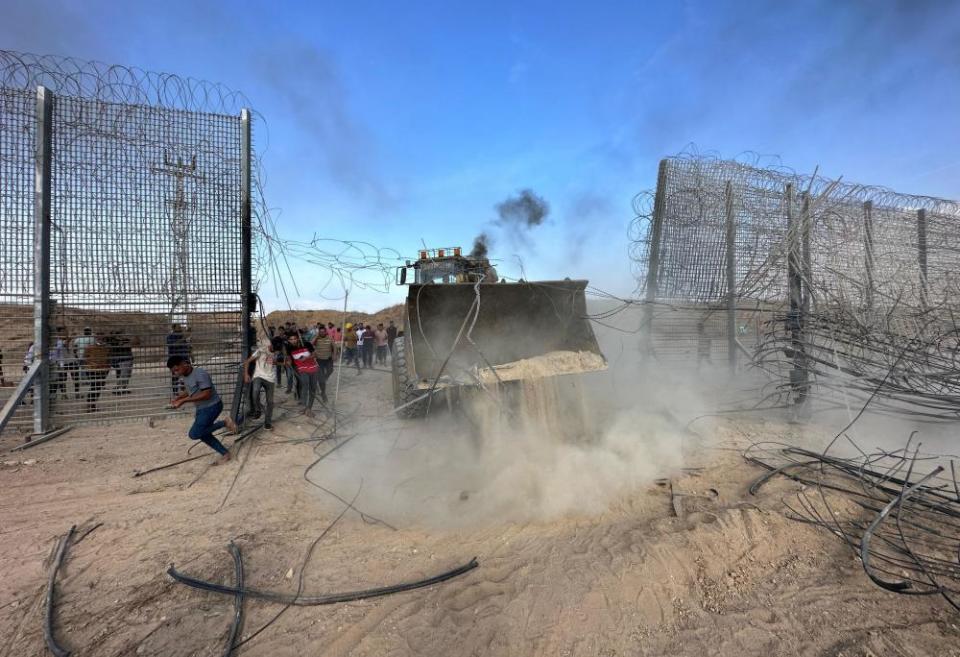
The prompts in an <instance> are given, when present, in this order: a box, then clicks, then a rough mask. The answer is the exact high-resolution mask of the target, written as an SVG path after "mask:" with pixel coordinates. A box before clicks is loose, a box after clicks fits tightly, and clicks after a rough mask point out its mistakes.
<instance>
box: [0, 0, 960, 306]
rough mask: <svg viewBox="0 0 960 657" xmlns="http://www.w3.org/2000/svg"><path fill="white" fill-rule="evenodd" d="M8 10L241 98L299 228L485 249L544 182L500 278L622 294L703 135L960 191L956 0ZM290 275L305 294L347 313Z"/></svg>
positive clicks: (931, 189)
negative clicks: (500, 212)
mask: <svg viewBox="0 0 960 657" xmlns="http://www.w3.org/2000/svg"><path fill="white" fill-rule="evenodd" d="M2 2H3V4H4V10H3V15H4V16H5V20H4V21H3V23H2V24H0V47H2V48H6V49H12V50H21V51H26V52H34V53H41V54H62V55H72V56H75V57H78V58H84V59H98V60H102V61H105V62H110V63H124V64H130V65H136V66H139V67H141V68H144V69H149V70H158V71H166V72H173V73H178V74H181V75H185V76H191V77H196V78H202V79H208V80H214V81H218V82H222V83H223V84H225V85H227V86H229V87H231V88H234V89H237V90H240V91H242V92H244V93H245V94H246V95H247V96H248V97H249V98H250V99H251V101H252V103H253V105H254V107H255V108H256V110H257V111H258V112H260V114H262V115H263V116H264V117H265V120H266V126H259V127H258V132H257V135H256V142H257V146H258V147H259V148H260V149H261V152H262V156H263V163H264V167H265V172H266V192H267V196H268V201H269V203H270V205H271V206H272V207H274V208H277V209H278V210H279V215H278V217H279V219H278V225H279V228H280V231H281V233H282V234H283V235H284V236H285V237H288V238H290V239H309V237H310V236H312V235H313V234H317V235H319V236H322V237H328V238H333V239H344V240H362V241H366V242H370V243H372V244H375V245H377V246H381V247H388V248H392V249H395V250H396V251H399V252H401V253H403V254H411V255H413V254H415V252H416V250H417V249H418V248H419V245H420V240H421V238H422V239H423V240H425V241H426V242H427V244H428V245H430V246H451V245H456V244H462V245H463V246H464V247H469V245H470V244H471V242H472V240H473V237H474V236H475V235H476V234H477V233H478V232H480V231H481V230H484V229H488V228H490V225H489V224H490V222H491V221H492V220H493V219H494V218H495V216H496V213H495V210H494V205H495V204H496V203H498V202H500V201H502V200H503V199H505V198H506V197H508V196H510V195H512V194H514V193H516V192H517V191H518V190H520V189H522V188H531V189H533V190H534V191H535V192H536V193H537V194H539V195H540V196H542V197H543V198H545V199H546V200H547V202H548V203H549V205H550V214H549V215H548V217H547V220H546V222H545V223H544V224H543V225H541V226H537V227H534V228H532V229H531V230H530V231H529V232H528V233H527V234H526V235H522V236H517V235H515V234H508V233H504V232H503V231H502V230H500V229H498V228H497V227H493V228H492V229H491V230H492V232H493V237H494V244H493V247H492V255H493V256H494V257H496V258H499V259H502V260H503V261H504V262H503V263H502V264H501V266H500V268H501V270H502V271H503V272H504V273H506V274H508V275H511V276H517V275H519V273H520V269H519V266H518V264H517V263H518V260H517V256H519V259H520V260H522V262H523V265H524V271H525V273H526V275H527V277H528V278H531V279H538V278H563V277H565V276H570V277H574V278H576V277H583V278H589V279H591V281H592V282H593V283H594V284H596V285H597V286H598V287H601V288H603V289H606V290H609V291H612V292H614V293H617V294H622V295H628V294H630V293H631V291H632V290H633V287H634V281H633V278H632V275H631V272H630V263H629V260H628V256H627V246H628V239H627V226H628V224H629V222H630V220H631V219H632V218H633V211H632V209H631V200H632V197H633V196H634V195H635V194H636V193H637V192H640V191H642V190H645V189H650V188H652V187H653V186H654V184H655V175H656V167H657V162H658V160H659V159H660V158H661V157H663V156H665V155H670V154H675V153H677V152H678V151H681V150H683V149H684V148H685V147H687V146H688V145H689V144H695V145H696V147H697V148H698V149H700V150H703V151H716V152H718V153H719V154H721V155H723V156H726V157H734V156H737V155H738V154H740V153H743V152H745V151H755V152H758V153H763V154H775V155H779V156H780V157H781V158H782V160H783V163H784V164H786V165H788V166H790V167H792V168H794V169H797V170H800V171H812V170H813V169H814V167H817V166H819V167H820V171H821V172H822V173H823V174H824V175H828V176H840V175H842V176H844V178H845V179H846V180H849V181H856V182H864V183H871V184H880V185H886V186H889V187H893V188H895V189H897V190H898V191H903V192H909V193H918V194H930V195H937V196H946V197H951V198H957V197H960V189H958V180H960V131H958V129H957V128H958V120H957V117H958V116H960V112H958V109H960V3H958V2H929V1H922V0H917V1H914V2H892V1H890V2H885V1H882V0H877V1H876V2H803V1H798V2H793V3H782V2H664V3H641V2H620V3H614V2H607V3H605V2H596V1H595V2H591V3H565V2H549V3H548V2H524V3H521V2H484V3H476V2H470V3H465V2H412V3H411V2H405V3H402V2H371V3H364V4H354V5H353V6H351V3H330V2H273V3H240V2H234V3H214V2H204V1H202V0H201V1H195V2H179V1H169V2H163V3H158V2H152V3H141V2H129V3H124V4H121V3H115V2H99V1H96V0H93V1H89V0H88V1H87V2H53V1H50V0H42V1H39V2H38V1H34V2H20V3H15V2H12V1H11V0H2ZM294 269H295V272H296V275H297V279H298V287H299V292H300V295H299V296H298V297H297V296H292V298H291V299H290V301H291V302H292V303H293V305H294V306H297V307H318V306H336V305H338V303H342V302H336V301H331V300H329V298H335V297H338V296H341V295H342V290H339V289H336V287H326V288H324V284H325V283H326V281H327V280H328V276H327V275H326V273H325V272H324V271H322V269H321V268H319V267H316V266H312V265H307V264H302V263H301V264H295V265H294ZM363 279H365V280H367V281H371V282H372V280H373V279H371V278H370V277H369V275H367V276H364V277H363ZM404 293H405V290H404V289H402V288H401V289H399V290H398V289H396V288H394V289H392V290H391V291H390V292H389V293H388V294H386V295H384V294H380V293H376V292H374V291H372V290H370V289H363V287H362V286H357V287H356V288H355V289H354V290H353V291H352V293H351V304H350V305H351V306H352V307H355V308H359V309H375V308H379V307H382V306H384V305H387V304H388V303H394V302H396V301H398V300H399V299H400V298H402V297H403V295H404ZM262 296H263V297H264V298H265V300H266V301H267V303H268V304H269V305H270V306H272V307H274V308H277V307H284V306H286V303H287V302H286V300H284V299H282V298H281V297H280V296H279V295H278V294H277V293H276V291H275V289H274V286H273V284H271V283H269V282H268V283H267V285H266V287H265V289H263V290H262Z"/></svg>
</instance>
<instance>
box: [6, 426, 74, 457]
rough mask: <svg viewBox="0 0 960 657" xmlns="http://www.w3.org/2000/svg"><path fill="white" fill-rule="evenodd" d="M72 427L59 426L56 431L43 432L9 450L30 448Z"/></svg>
mask: <svg viewBox="0 0 960 657" xmlns="http://www.w3.org/2000/svg"><path fill="white" fill-rule="evenodd" d="M72 428H73V427H61V428H60V429H57V430H56V431H51V432H50V433H46V434H44V435H42V436H40V437H38V438H32V439H31V440H30V442H27V443H24V444H22V445H17V446H16V447H13V448H12V449H11V450H10V451H11V452H19V451H20V450H23V449H30V448H31V447H36V446H37V445H42V444H43V443H45V442H47V441H49V440H53V439H54V438H57V437H58V436H62V435H63V434H65V433H67V432H68V431H70V429H72Z"/></svg>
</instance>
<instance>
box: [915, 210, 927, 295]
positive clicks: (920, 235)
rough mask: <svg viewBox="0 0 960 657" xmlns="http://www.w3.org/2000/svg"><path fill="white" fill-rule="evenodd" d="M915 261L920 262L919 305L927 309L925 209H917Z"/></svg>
mask: <svg viewBox="0 0 960 657" xmlns="http://www.w3.org/2000/svg"><path fill="white" fill-rule="evenodd" d="M917 261H918V262H919V264H920V307H921V308H922V309H923V310H926V309H927V211H926V210H924V209H923V208H920V209H919V210H917Z"/></svg>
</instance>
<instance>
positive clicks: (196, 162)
mask: <svg viewBox="0 0 960 657" xmlns="http://www.w3.org/2000/svg"><path fill="white" fill-rule="evenodd" d="M18 57H19V58H20V59H17V58H12V55H11V54H10V53H2V52H0V65H2V68H0V70H2V72H3V74H4V80H3V82H4V84H5V85H8V86H7V87H6V88H2V92H0V98H2V99H3V106H2V114H0V153H2V160H0V176H2V178H0V180H2V182H0V189H2V194H3V196H2V202H3V205H2V212H0V231H2V233H0V234H2V243H0V262H2V263H3V272H2V276H3V278H2V279H0V282H2V286H0V322H2V323H3V326H4V331H3V334H2V335H0V349H2V352H3V354H4V366H5V367H4V374H5V378H6V380H7V381H8V382H10V381H15V380H16V379H17V376H16V375H18V374H20V371H21V369H22V367H23V363H24V360H25V359H27V360H29V357H28V356H27V347H28V345H29V344H30V343H31V342H32V341H33V330H34V329H33V326H34V322H33V305H32V304H33V253H32V248H33V226H34V218H33V212H34V192H33V189H34V163H35V156H34V142H35V139H36V129H37V125H36V102H37V101H36V97H37V95H36V90H35V89H15V88H11V87H12V86H13V85H16V84H20V83H23V84H33V83H35V82H37V81H42V82H45V83H47V84H53V85H56V87H55V88H54V89H53V92H54V94H53V96H54V101H53V120H52V166H51V169H52V170H51V227H52V230H51V246H50V252H51V253H50V258H51V267H50V270H51V271H50V278H51V284H50V296H51V313H50V319H49V326H50V330H51V338H50V352H49V358H50V368H51V371H50V393H51V399H52V404H51V407H52V412H53V418H52V419H53V422H52V424H54V425H64V424H72V423H75V422H78V421H91V420H94V421H100V420H111V421H112V420H117V419H124V418H138V417H144V416H149V415H157V414H161V413H164V412H166V410H167V409H166V406H167V403H168V401H169V399H170V397H171V394H173V393H174V392H176V391H177V390H176V389H177V387H178V384H177V383H176V382H175V381H173V380H172V379H171V376H170V373H169V370H167V369H166V360H167V357H168V356H170V355H187V356H190V358H191V360H192V361H193V362H194V364H196V365H200V366H203V367H205V368H206V369H207V370H208V371H209V372H210V373H211V375H212V376H213V379H214V382H215V384H216V385H217V387H218V389H219V391H220V393H221V395H222V396H223V397H224V398H225V403H226V404H227V405H228V406H229V401H230V397H231V396H232V393H233V392H234V387H235V386H234V384H235V382H236V378H237V363H238V361H239V360H240V353H241V308H242V304H241V297H242V294H241V288H242V283H241V160H242V157H243V153H242V152H241V130H242V125H241V119H240V117H239V115H234V116H231V115H226V114H222V113H211V112H199V111H186V110H184V109H180V108H178V107H176V106H173V105H176V103H177V102H178V101H182V100H184V99H187V97H188V96H189V93H190V92H191V91H192V90H196V89H201V90H206V91H209V90H211V89H213V90H217V91H222V90H221V89H220V88H219V87H216V86H213V85H204V84H202V83H198V82H195V81H188V82H189V85H192V86H189V85H188V86H184V84H180V85H178V84H176V83H175V81H176V78H174V77H173V76H156V75H154V74H146V73H142V72H139V71H136V70H135V69H120V68H118V67H108V68H107V67H101V68H97V66H99V65H93V64H88V65H87V66H88V68H82V67H79V65H78V66H77V67H76V70H73V69H70V67H69V66H67V65H66V64H65V63H64V62H70V61H72V60H50V61H48V58H33V59H28V60H24V59H22V58H23V57H24V56H18ZM54 63H55V64H56V67H54V68H51V69H49V70H48V69H45V68H44V66H46V65H50V66H53V64H54ZM101 69H102V70H101ZM71 71H72V74H71ZM118 71H127V73H126V74H124V75H121V74H120V73H118ZM97 75H99V76H101V77H100V80H101V82H109V84H106V83H105V84H101V85H96V84H93V82H92V81H93V80H95V79H97V78H96V76H97ZM111 76H112V77H111ZM138 84H140V85H142V86H140V87H138V86H137V85H138ZM71 92H74V93H76V94H78V95H70V94H71ZM84 94H86V95H87V96H90V97H81V96H83V95H84ZM178 94H179V95H178ZM191 98H192V97H191ZM232 99H233V97H232V96H229V95H228V96H223V95H221V96H219V97H217V98H216V99H215V102H214V108H215V109H222V108H223V106H224V105H225V104H226V103H227V101H228V100H232ZM114 100H131V101H133V102H137V101H145V102H150V101H153V102H154V103H155V104H145V103H144V104H130V103H127V102H114ZM208 100H209V99H208ZM203 104H204V102H203V101H202V100H201V101H197V100H196V99H195V98H192V102H184V103H183V105H184V106H188V107H195V106H197V105H203ZM206 104H207V105H209V103H206ZM11 370H14V371H12V372H11ZM11 390H12V388H11V387H10V386H9V385H8V386H7V387H4V388H2V389H0V403H2V402H3V401H4V400H5V399H6V398H7V397H8V396H9V394H10V391H11ZM31 403H32V400H31V399H30V398H29V397H28V398H27V399H26V400H25V402H24V404H23V405H22V406H21V408H19V409H18V411H17V414H16V415H15V416H14V418H13V424H14V425H20V426H25V425H27V424H28V423H29V422H30V420H31V412H30V406H31Z"/></svg>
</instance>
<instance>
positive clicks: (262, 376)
mask: <svg viewBox="0 0 960 657" xmlns="http://www.w3.org/2000/svg"><path fill="white" fill-rule="evenodd" d="M397 334H398V329H397V327H396V325H395V324H394V322H393V320H390V321H389V323H388V326H384V325H383V324H382V323H380V324H378V325H377V326H376V327H374V326H373V325H366V326H365V325H364V324H362V323H359V322H358V323H357V324H356V325H354V324H353V323H350V322H347V323H346V324H344V325H343V326H336V325H334V323H333V322H328V323H327V324H323V323H322V322H318V323H316V324H315V325H313V326H309V327H300V326H297V324H296V323H294V322H286V323H285V324H283V325H282V326H268V327H267V333H266V335H264V336H263V337H262V339H261V342H260V344H259V345H258V346H257V349H256V351H254V352H253V353H252V354H251V355H250V358H248V359H247V360H246V362H245V363H244V365H243V367H244V380H245V382H246V383H247V385H248V386H249V389H248V393H249V394H248V396H247V398H248V399H249V400H250V402H249V406H248V412H249V414H250V416H251V417H253V418H259V417H263V418H264V427H265V428H267V429H271V428H272V422H273V401H274V395H275V392H276V390H277V389H278V388H283V389H284V391H285V393H286V394H287V395H293V396H294V397H295V398H296V399H297V400H299V403H300V407H301V412H302V413H303V414H305V415H307V416H308V417H313V415H314V413H313V406H314V403H315V401H316V399H317V397H319V398H320V401H321V403H323V404H326V403H327V402H328V399H327V380H328V379H329V378H330V375H331V374H333V368H334V364H335V363H337V362H339V361H340V360H341V359H342V361H343V363H344V364H345V365H348V366H354V367H356V370H357V373H358V374H360V373H361V372H362V370H363V369H364V368H367V369H369V368H372V367H373V366H374V363H376V364H379V365H385V364H386V363H387V357H388V355H389V353H390V352H391V348H392V347H393V342H394V340H396V338H397ZM284 382H285V383H286V385H284ZM261 397H263V398H265V399H264V402H265V403H264V402H261Z"/></svg>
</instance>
